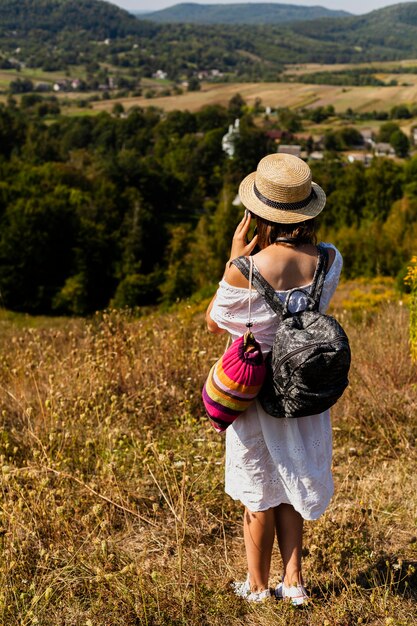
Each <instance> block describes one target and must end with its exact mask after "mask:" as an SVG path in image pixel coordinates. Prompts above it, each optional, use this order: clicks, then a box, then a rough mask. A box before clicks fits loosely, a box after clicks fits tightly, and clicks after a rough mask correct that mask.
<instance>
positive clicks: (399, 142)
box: [390, 130, 410, 158]
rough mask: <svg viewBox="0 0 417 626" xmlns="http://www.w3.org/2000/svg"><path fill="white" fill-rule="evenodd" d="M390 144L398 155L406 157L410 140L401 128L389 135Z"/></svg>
mask: <svg viewBox="0 0 417 626" xmlns="http://www.w3.org/2000/svg"><path fill="white" fill-rule="evenodd" d="M390 144H391V145H392V147H393V148H394V150H395V154H396V155H397V156H398V157H402V158H404V157H406V156H407V155H408V151H409V149H410V141H409V139H408V137H407V135H405V134H404V133H403V131H402V130H396V131H394V132H393V133H392V135H391V136H390Z"/></svg>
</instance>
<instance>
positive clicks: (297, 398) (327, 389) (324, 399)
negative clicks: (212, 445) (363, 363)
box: [233, 245, 351, 417]
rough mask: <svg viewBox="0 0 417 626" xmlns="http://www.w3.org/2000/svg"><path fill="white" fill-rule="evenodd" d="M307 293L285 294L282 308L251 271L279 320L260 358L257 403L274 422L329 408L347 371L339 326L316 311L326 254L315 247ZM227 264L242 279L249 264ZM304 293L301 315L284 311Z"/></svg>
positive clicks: (345, 382) (345, 343) (243, 259)
mask: <svg viewBox="0 0 417 626" xmlns="http://www.w3.org/2000/svg"><path fill="white" fill-rule="evenodd" d="M317 248H318V260H317V267H316V271H315V273H314V278H313V283H312V287H311V292H308V291H306V290H305V289H302V288H297V287H296V288H295V289H291V290H290V291H289V292H288V294H287V297H286V300H285V303H284V304H283V303H282V302H281V300H280V299H279V297H278V295H277V294H276V292H275V290H274V288H273V287H272V286H271V285H270V284H269V283H268V282H267V281H266V280H265V278H264V277H263V276H262V275H261V274H260V273H259V272H258V271H257V270H256V268H254V269H253V277H252V284H253V286H254V287H255V288H256V289H257V291H259V293H260V294H262V296H263V297H264V298H265V300H266V302H267V303H268V305H269V306H270V307H271V308H272V310H273V311H274V312H275V313H276V314H277V315H278V316H279V317H281V321H280V323H279V325H278V328H277V332H276V335H275V339H274V343H273V345H272V349H271V351H270V352H269V354H268V355H267V357H266V365H267V368H266V369H267V374H266V380H265V383H264V385H263V387H262V389H261V392H260V394H259V396H258V399H259V401H260V403H261V405H262V407H263V408H264V410H265V411H266V412H267V413H269V414H270V415H273V416H274V417H303V416H305V415H315V414H316V413H321V412H322V411H325V410H326V409H328V408H330V407H331V406H332V405H333V404H334V403H335V402H336V401H337V400H338V399H339V398H340V396H341V395H342V393H343V392H344V390H345V389H346V387H347V385H348V383H349V381H348V373H349V368H350V360H351V354H350V346H349V340H348V337H347V335H346V333H345V331H344V330H343V328H342V327H341V325H340V324H339V322H338V321H337V320H336V319H335V318H334V317H331V316H330V315H324V314H323V313H320V311H319V303H320V296H321V292H322V289H323V284H324V279H325V276H326V268H327V262H328V252H327V249H326V248H325V247H324V246H322V245H319V246H317ZM233 264H234V265H235V266H236V267H237V268H238V269H239V270H240V271H241V272H242V274H243V275H244V276H245V277H246V278H248V276H249V260H248V259H247V258H246V257H239V258H237V259H234V261H233ZM297 291H301V292H303V293H304V294H305V296H306V298H307V300H308V305H307V308H306V309H305V310H303V311H299V312H297V313H290V311H289V310H288V306H289V302H290V298H291V296H292V294H293V293H295V292H297Z"/></svg>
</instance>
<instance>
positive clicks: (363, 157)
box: [346, 152, 373, 167]
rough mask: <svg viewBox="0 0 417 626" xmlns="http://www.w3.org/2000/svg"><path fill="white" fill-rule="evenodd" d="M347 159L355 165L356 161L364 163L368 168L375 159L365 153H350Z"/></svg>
mask: <svg viewBox="0 0 417 626" xmlns="http://www.w3.org/2000/svg"><path fill="white" fill-rule="evenodd" d="M346 157H347V160H348V162H349V163H355V161H356V162H359V163H363V164H364V165H365V166H366V167H368V166H369V165H370V164H371V161H372V159H373V156H372V154H368V153H364V152H349V154H347V155H346Z"/></svg>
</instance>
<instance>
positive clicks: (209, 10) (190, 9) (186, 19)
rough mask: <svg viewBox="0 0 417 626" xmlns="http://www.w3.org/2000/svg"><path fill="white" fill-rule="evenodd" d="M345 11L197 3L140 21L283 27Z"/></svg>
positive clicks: (164, 10)
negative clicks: (283, 25) (284, 24)
mask: <svg viewBox="0 0 417 626" xmlns="http://www.w3.org/2000/svg"><path fill="white" fill-rule="evenodd" d="M350 15H351V13H348V12H347V11H338V10H332V9H327V8H325V7H322V6H318V5H317V6H313V7H308V6H300V5H293V4H279V3H272V2H262V3H256V4H255V3H253V2H252V3H250V2H249V3H239V4H197V3H195V2H184V3H179V4H175V5H173V6H171V7H168V8H166V9H161V10H159V11H153V12H148V13H146V15H143V14H142V15H141V16H140V17H141V19H146V20H150V21H153V22H158V23H183V24H230V25H232V24H283V23H289V22H294V21H304V20H315V19H320V18H323V17H329V18H340V17H347V16H350Z"/></svg>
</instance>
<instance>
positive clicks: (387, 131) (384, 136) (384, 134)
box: [378, 122, 400, 143]
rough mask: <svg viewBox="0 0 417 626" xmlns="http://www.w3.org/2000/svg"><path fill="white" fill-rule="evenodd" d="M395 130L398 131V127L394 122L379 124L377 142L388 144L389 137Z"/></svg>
mask: <svg viewBox="0 0 417 626" xmlns="http://www.w3.org/2000/svg"><path fill="white" fill-rule="evenodd" d="M397 130H400V127H399V126H398V124H396V123H395V122H386V123H385V124H381V126H380V127H379V133H378V141H382V142H385V143H390V139H391V135H392V134H393V133H395V132H396V131H397Z"/></svg>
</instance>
